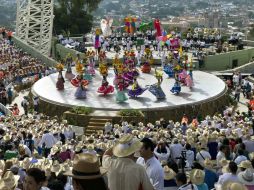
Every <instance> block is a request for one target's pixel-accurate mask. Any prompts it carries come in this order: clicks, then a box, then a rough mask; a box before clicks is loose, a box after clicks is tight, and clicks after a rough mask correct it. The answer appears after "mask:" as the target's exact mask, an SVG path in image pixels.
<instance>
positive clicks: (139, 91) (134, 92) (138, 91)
mask: <svg viewBox="0 0 254 190" xmlns="http://www.w3.org/2000/svg"><path fill="white" fill-rule="evenodd" d="M145 91H146V88H144V89H143V88H140V87H138V88H137V89H135V90H132V89H131V90H129V92H128V95H129V96H130V97H132V98H135V97H137V96H139V95H141V94H143V93H144V92H145Z"/></svg>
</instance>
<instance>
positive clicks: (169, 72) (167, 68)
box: [163, 65, 175, 78]
mask: <svg viewBox="0 0 254 190" xmlns="http://www.w3.org/2000/svg"><path fill="white" fill-rule="evenodd" d="M163 70H164V72H165V73H166V74H167V75H168V77H169V78H173V77H174V76H175V72H174V71H173V69H172V67H170V66H168V65H165V66H164V68H163Z"/></svg>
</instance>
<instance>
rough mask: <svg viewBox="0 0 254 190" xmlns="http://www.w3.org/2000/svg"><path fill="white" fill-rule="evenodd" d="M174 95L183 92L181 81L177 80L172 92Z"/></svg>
mask: <svg viewBox="0 0 254 190" xmlns="http://www.w3.org/2000/svg"><path fill="white" fill-rule="evenodd" d="M170 91H171V92H172V93H173V94H179V93H180V92H181V86H180V84H179V81H178V80H177V79H176V80H175V84H174V86H173V88H172V89H171V90H170Z"/></svg>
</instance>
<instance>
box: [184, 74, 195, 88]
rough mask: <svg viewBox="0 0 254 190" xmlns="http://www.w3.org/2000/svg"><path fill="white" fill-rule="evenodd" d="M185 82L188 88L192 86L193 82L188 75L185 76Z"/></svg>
mask: <svg viewBox="0 0 254 190" xmlns="http://www.w3.org/2000/svg"><path fill="white" fill-rule="evenodd" d="M185 84H186V86H188V87H190V88H191V87H193V86H194V83H193V81H192V79H191V76H190V75H187V77H186V78H185Z"/></svg>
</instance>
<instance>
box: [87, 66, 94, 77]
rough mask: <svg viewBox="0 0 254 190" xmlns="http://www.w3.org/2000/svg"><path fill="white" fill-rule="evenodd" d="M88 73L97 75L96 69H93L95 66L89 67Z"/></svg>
mask: <svg viewBox="0 0 254 190" xmlns="http://www.w3.org/2000/svg"><path fill="white" fill-rule="evenodd" d="M87 72H88V73H89V74H90V75H95V70H94V67H93V66H88V69H87Z"/></svg>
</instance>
